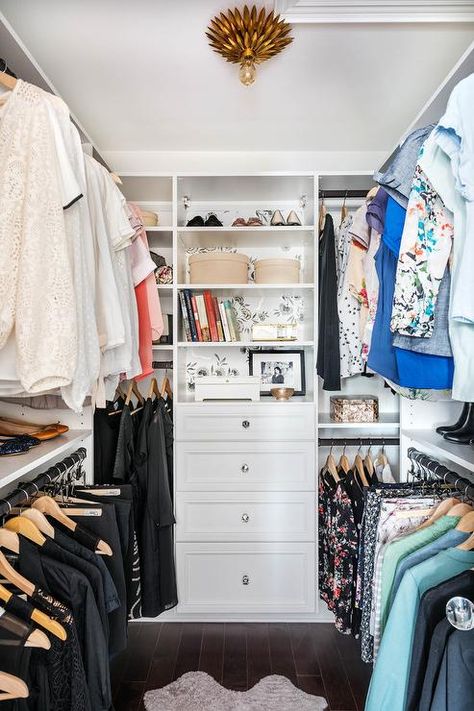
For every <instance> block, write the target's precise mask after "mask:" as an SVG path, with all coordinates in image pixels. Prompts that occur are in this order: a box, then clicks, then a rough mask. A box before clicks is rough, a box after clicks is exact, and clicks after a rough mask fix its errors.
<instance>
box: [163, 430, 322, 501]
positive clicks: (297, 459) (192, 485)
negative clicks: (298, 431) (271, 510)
mask: <svg viewBox="0 0 474 711" xmlns="http://www.w3.org/2000/svg"><path fill="white" fill-rule="evenodd" d="M176 458H177V489H178V491H271V490H273V491H311V490H314V488H315V483H314V482H315V474H314V471H315V465H314V444H313V443H312V442H250V443H249V444H245V443H244V442H213V443H212V444H210V443H209V442H180V443H179V445H178V446H177V457H176Z"/></svg>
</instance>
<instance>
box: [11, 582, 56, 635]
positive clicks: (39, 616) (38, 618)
mask: <svg viewBox="0 0 474 711" xmlns="http://www.w3.org/2000/svg"><path fill="white" fill-rule="evenodd" d="M12 597H13V593H12V592H10V590H7V588H5V587H4V586H3V585H0V600H1V601H2V602H5V603H6V602H9V600H10V599H11V598H12ZM31 619H32V620H33V622H36V624H38V625H40V626H41V627H44V629H46V630H48V632H51V634H54V636H55V637H58V639H60V640H62V641H63V642H64V641H65V640H66V639H67V632H66V630H65V629H64V627H63V626H62V625H61V624H60V623H59V622H56V620H52V619H51V617H48V615H46V614H45V613H44V612H41V610H37V609H36V608H35V609H34V610H33V611H32V613H31Z"/></svg>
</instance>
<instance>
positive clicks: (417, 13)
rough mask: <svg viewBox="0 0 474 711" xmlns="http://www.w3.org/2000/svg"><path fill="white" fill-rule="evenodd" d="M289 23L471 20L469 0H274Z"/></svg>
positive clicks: (472, 10) (473, 13)
mask: <svg viewBox="0 0 474 711" xmlns="http://www.w3.org/2000/svg"><path fill="white" fill-rule="evenodd" d="M274 5H275V10H276V12H278V13H279V14H281V15H282V16H283V18H284V19H285V20H286V21H287V22H290V23H291V24H301V23H367V22H383V23H393V22H472V21H474V6H473V3H472V0H418V1H417V2H412V0H397V2H395V1H394V0H385V1H381V0H365V1H364V2H359V1H358V0H326V1H324V0H297V2H291V0H275V2H274Z"/></svg>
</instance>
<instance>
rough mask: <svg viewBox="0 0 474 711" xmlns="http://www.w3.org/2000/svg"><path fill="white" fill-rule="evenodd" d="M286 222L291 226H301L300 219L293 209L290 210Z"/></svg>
mask: <svg viewBox="0 0 474 711" xmlns="http://www.w3.org/2000/svg"><path fill="white" fill-rule="evenodd" d="M286 224H287V225H289V226H291V227H301V220H300V218H299V217H298V215H297V214H296V212H295V211H294V210H291V211H290V213H289V215H288V217H287V218H286Z"/></svg>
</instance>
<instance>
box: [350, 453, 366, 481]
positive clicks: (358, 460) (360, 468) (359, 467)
mask: <svg viewBox="0 0 474 711" xmlns="http://www.w3.org/2000/svg"><path fill="white" fill-rule="evenodd" d="M354 467H355V469H356V471H357V473H358V474H359V477H360V480H361V482H362V486H369V482H368V481H367V477H366V476H365V470H364V462H363V461H362V457H361V456H360V454H359V452H357V454H356V455H355V458H354Z"/></svg>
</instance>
